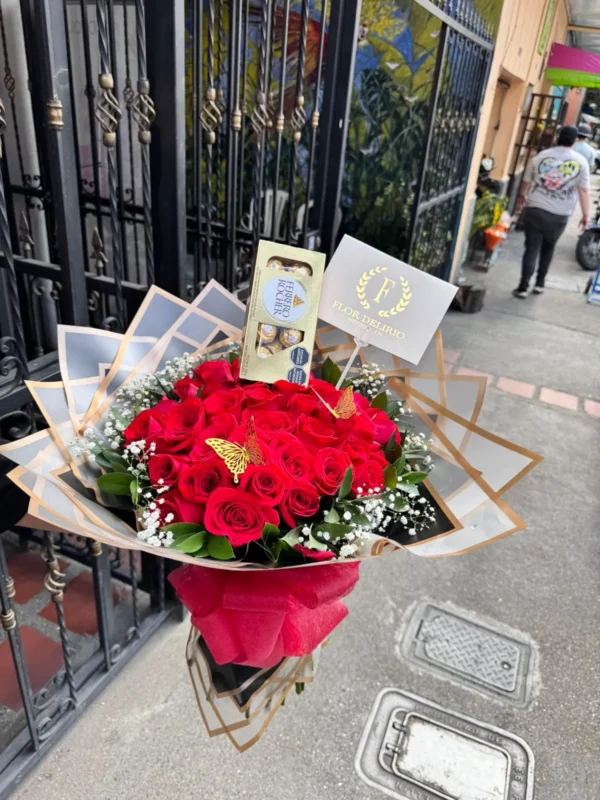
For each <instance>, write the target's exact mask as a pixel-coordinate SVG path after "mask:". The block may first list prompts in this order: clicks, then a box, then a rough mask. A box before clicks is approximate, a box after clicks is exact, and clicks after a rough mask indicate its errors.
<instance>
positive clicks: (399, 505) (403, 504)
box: [385, 494, 408, 511]
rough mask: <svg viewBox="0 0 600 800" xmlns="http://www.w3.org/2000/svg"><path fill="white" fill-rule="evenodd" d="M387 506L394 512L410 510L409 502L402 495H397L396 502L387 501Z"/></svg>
mask: <svg viewBox="0 0 600 800" xmlns="http://www.w3.org/2000/svg"><path fill="white" fill-rule="evenodd" d="M385 504H386V506H387V507H388V508H391V509H393V510H394V511H406V509H407V508H408V500H405V499H404V497H402V495H398V494H397V495H395V499H394V500H390V499H389V498H387V499H386V503H385Z"/></svg>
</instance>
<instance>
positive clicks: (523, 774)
mask: <svg viewBox="0 0 600 800" xmlns="http://www.w3.org/2000/svg"><path fill="white" fill-rule="evenodd" d="M355 766H356V771H357V772H358V775H359V776H360V777H361V778H362V780H363V781H364V782H365V783H367V784H369V786H373V787H375V788H377V789H379V790H380V791H382V792H384V793H385V794H387V795H389V796H390V797H395V798H397V800H532V798H533V767H534V759H533V753H532V752H531V749H530V748H529V746H528V745H527V744H526V743H525V742H524V741H523V740H522V739H520V738H519V737H518V736H515V735H514V734H512V733H509V732H508V731H503V730H500V729H499V728H495V727H493V726H491V725H487V724H485V723H483V722H478V721H477V720H474V719H470V718H469V717H465V716H463V715H462V714H458V713H457V712H455V711H449V710H447V709H444V708H441V707H440V706H438V705H435V703H431V702H430V701H429V700H425V699H424V698H422V697H417V696H416V695H412V694H409V693H408V692H401V691H400V690H399V689H384V690H383V691H382V692H380V694H379V696H378V697H377V700H376V701H375V705H374V707H373V710H372V711H371V715H370V717H369V720H368V722H367V725H366V727H365V729H364V731H363V735H362V737H361V741H360V744H359V747H358V752H357V754H356V761H355Z"/></svg>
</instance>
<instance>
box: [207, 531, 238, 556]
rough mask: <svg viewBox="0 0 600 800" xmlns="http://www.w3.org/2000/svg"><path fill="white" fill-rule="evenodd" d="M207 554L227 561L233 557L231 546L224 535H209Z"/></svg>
mask: <svg viewBox="0 0 600 800" xmlns="http://www.w3.org/2000/svg"><path fill="white" fill-rule="evenodd" d="M208 555H209V556H212V558H216V559H218V560H219V561H229V560H230V559H232V558H235V553H234V552H233V547H232V546H231V545H230V544H229V540H228V539H226V538H225V537H224V536H211V537H210V538H209V540H208Z"/></svg>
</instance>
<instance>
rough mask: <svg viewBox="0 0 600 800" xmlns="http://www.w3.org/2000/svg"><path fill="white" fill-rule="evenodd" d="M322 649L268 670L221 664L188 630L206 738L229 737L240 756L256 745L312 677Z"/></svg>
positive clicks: (193, 678) (189, 655)
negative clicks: (290, 696)
mask: <svg viewBox="0 0 600 800" xmlns="http://www.w3.org/2000/svg"><path fill="white" fill-rule="evenodd" d="M321 647H322V645H319V647H317V649H316V650H314V651H313V652H312V653H310V654H309V655H306V656H300V657H293V658H284V659H282V660H281V661H280V662H279V664H277V665H276V666H274V667H271V668H269V669H256V668H254V667H246V666H240V665H239V664H225V665H219V664H217V663H216V661H215V660H214V659H213V657H212V656H211V654H210V651H209V649H208V647H207V646H206V643H205V642H204V639H203V638H202V635H201V633H200V632H199V631H198V630H197V629H196V628H194V627H193V626H192V628H191V630H190V635H189V638H188V643H187V648H186V660H187V665H188V669H189V672H190V678H191V681H192V685H193V687H194V692H195V694H196V700H197V701H198V708H199V710H200V714H201V716H202V719H203V721H204V725H205V726H206V730H207V731H208V734H209V736H222V735H225V736H227V738H228V739H229V740H230V741H231V742H232V743H233V745H234V746H235V748H236V749H237V750H238V751H239V752H243V751H244V750H247V749H248V748H250V747H252V745H253V744H256V742H258V740H259V739H260V738H261V736H262V735H263V733H264V732H265V731H266V729H267V728H268V726H269V724H270V722H271V720H272V719H273V717H274V716H275V713H276V711H277V709H278V708H279V707H280V706H282V705H283V703H284V702H285V699H286V697H287V695H288V694H289V693H290V692H291V691H292V689H294V688H295V687H296V686H302V687H303V685H304V684H305V683H310V682H311V681H312V680H313V679H314V675H315V672H316V669H317V664H318V660H319V655H320V651H321Z"/></svg>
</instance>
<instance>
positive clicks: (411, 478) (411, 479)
mask: <svg viewBox="0 0 600 800" xmlns="http://www.w3.org/2000/svg"><path fill="white" fill-rule="evenodd" d="M427 475H428V473H427V472H407V473H406V474H405V475H403V476H402V483H423V481H424V480H425V478H426V477H427Z"/></svg>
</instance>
